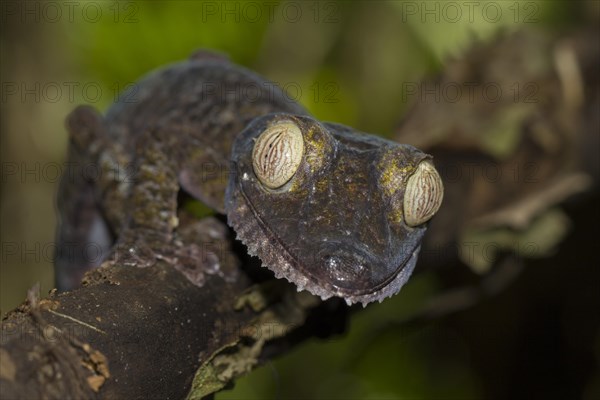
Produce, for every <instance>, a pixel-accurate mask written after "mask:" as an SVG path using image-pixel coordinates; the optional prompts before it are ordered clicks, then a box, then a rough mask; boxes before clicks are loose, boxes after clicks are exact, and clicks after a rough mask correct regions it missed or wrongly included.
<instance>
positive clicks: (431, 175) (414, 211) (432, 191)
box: [404, 161, 444, 226]
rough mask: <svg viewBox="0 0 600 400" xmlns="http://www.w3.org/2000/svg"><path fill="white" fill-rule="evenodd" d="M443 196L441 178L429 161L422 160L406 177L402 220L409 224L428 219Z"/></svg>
mask: <svg viewBox="0 0 600 400" xmlns="http://www.w3.org/2000/svg"><path fill="white" fill-rule="evenodd" d="M443 198H444V186H443V184H442V178H440V175H439V174H438V172H437V171H436V169H435V167H434V166H433V164H432V163H431V162H429V161H422V162H421V163H420V164H419V165H418V166H417V169H416V170H415V172H414V173H413V174H412V175H411V176H410V178H408V182H407V184H406V192H405V193H404V220H405V221H406V224H407V225H409V226H417V225H421V224H422V223H424V222H427V221H429V219H430V218H431V217H433V215H434V214H435V213H436V212H437V211H438V209H439V208H440V205H441V204H442V199H443Z"/></svg>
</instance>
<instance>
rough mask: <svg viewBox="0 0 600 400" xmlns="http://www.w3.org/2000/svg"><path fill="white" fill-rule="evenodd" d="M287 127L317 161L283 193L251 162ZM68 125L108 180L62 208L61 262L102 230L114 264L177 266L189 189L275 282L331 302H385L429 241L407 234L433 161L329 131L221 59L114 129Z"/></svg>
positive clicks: (128, 102) (127, 103)
mask: <svg viewBox="0 0 600 400" xmlns="http://www.w3.org/2000/svg"><path fill="white" fill-rule="evenodd" d="M282 119H287V120H292V121H294V122H295V123H297V124H298V125H299V126H300V128H301V130H302V133H303V137H304V146H305V152H304V158H303V161H302V162H301V164H300V168H299V169H298V171H297V172H296V173H295V175H294V176H293V177H292V179H291V180H290V181H289V182H288V183H287V184H286V185H284V186H283V187H282V188H279V189H275V190H271V189H267V188H266V187H264V186H263V185H262V184H261V183H260V182H259V181H258V180H257V178H256V176H255V175H254V172H253V170H252V162H251V158H250V157H251V154H252V146H253V143H254V140H253V139H254V138H256V136H257V135H258V134H260V133H261V132H262V130H263V129H264V128H265V127H266V126H267V125H268V124H270V123H272V122H273V121H277V120H282ZM67 125H68V129H69V133H70V135H71V144H72V145H71V150H70V151H71V159H75V160H77V162H79V163H82V164H84V165H85V164H86V163H93V164H94V165H98V166H99V169H100V171H101V172H102V173H101V174H100V176H99V177H98V178H96V179H94V180H90V179H78V180H73V179H63V183H62V187H61V191H62V193H74V192H77V191H79V192H80V193H86V194H87V195H86V197H85V201H82V200H81V198H78V197H77V196H69V198H65V197H62V198H61V199H62V200H61V201H60V202H59V210H60V214H61V220H62V224H61V225H60V227H59V233H58V236H59V250H60V249H62V248H64V247H65V243H79V245H80V246H81V245H82V237H81V235H82V232H87V234H86V236H87V239H86V240H90V239H91V237H92V236H93V235H92V231H93V230H92V229H91V227H92V225H93V224H96V225H98V226H102V224H100V223H96V222H93V221H95V220H96V219H98V218H100V219H102V220H103V221H105V222H106V225H107V226H108V228H109V230H110V231H111V232H112V233H113V234H114V235H115V236H116V237H118V241H117V244H116V246H115V247H114V248H113V250H112V252H111V257H115V258H120V261H121V262H122V263H124V264H131V265H138V266H139V263H138V261H139V259H140V258H141V257H139V254H140V252H142V253H144V254H146V255H147V254H148V252H151V253H154V254H155V256H156V258H164V259H171V258H172V259H174V260H176V259H177V257H176V254H175V255H173V254H169V251H171V252H172V250H168V248H169V246H168V245H170V244H171V243H172V242H173V239H174V238H175V237H176V229H177V224H178V222H177V217H176V216H177V213H176V212H177V196H178V192H179V190H180V189H183V190H184V191H185V192H187V193H188V194H190V195H191V196H193V197H195V198H197V199H199V200H201V201H202V202H204V203H205V204H207V205H208V206H210V207H211V208H213V209H215V210H216V211H218V212H221V213H222V212H224V211H226V213H227V217H228V221H229V223H230V225H232V227H233V228H234V229H235V230H236V232H237V234H238V238H240V239H241V240H242V242H244V244H246V246H247V247H248V249H249V251H250V253H251V254H253V255H257V256H258V257H259V258H260V259H261V260H262V262H263V265H264V266H267V267H268V268H270V269H271V270H273V271H274V272H275V275H276V276H277V277H285V278H287V279H288V280H291V281H292V282H294V283H295V284H296V285H297V286H298V287H299V289H307V290H309V291H310V292H312V293H314V294H317V295H319V296H321V297H322V298H328V297H331V296H340V297H344V298H345V299H346V301H347V302H348V303H349V304H351V303H354V302H362V303H363V304H366V303H368V302H370V301H373V300H382V299H383V298H385V297H387V296H390V295H392V294H394V293H396V292H397V291H398V290H399V289H400V287H401V286H402V285H403V284H404V283H405V282H406V280H407V279H408V277H409V276H410V273H411V272H412V269H413V267H414V264H415V262H416V257H417V254H418V250H419V246H420V242H421V239H422V237H423V234H424V232H425V230H426V227H425V225H422V226H418V227H414V228H411V227H408V226H407V225H406V224H404V222H403V216H402V215H403V214H402V198H403V193H404V188H405V185H406V181H407V179H408V177H409V176H410V174H411V173H412V172H413V171H414V169H415V167H416V166H417V164H418V163H419V162H420V161H422V160H424V159H426V158H428V156H427V155H426V154H424V153H422V152H420V151H419V150H417V149H415V148H414V147H411V146H405V145H399V144H397V143H394V142H389V141H386V140H383V139H380V138H377V137H375V136H372V135H366V134H362V133H358V132H355V131H354V130H353V129H352V128H349V127H345V126H341V125H336V124H322V123H319V122H318V121H316V120H314V119H313V118H311V117H310V116H308V114H307V112H306V111H305V110H304V109H303V108H302V107H301V106H300V105H298V104H297V103H295V102H294V101H292V100H290V99H289V98H287V97H286V96H285V94H284V93H283V92H282V91H281V90H280V89H279V88H277V87H276V86H275V85H274V84H272V83H269V82H268V81H265V80H264V79H263V78H261V77H259V76H257V75H255V74H254V73H252V72H250V71H248V70H245V69H242V68H240V67H238V66H235V65H233V64H232V63H230V62H229V61H227V60H225V59H223V58H222V57H219V56H214V55H211V54H209V53H199V54H197V55H196V56H195V57H193V58H192V59H190V60H189V61H187V62H183V63H178V64H174V65H172V66H169V67H167V68H164V69H161V70H159V71H157V72H154V73H152V74H150V75H148V76H147V77H145V78H144V79H142V80H141V81H140V82H139V83H138V84H137V85H135V87H133V88H132V89H131V90H130V91H129V92H126V93H124V94H123V95H122V96H121V98H120V100H119V101H118V102H117V103H116V104H114V105H113V106H112V107H111V108H110V109H109V110H108V112H107V114H106V116H105V117H102V116H101V115H100V114H99V113H97V112H96V111H94V110H93V109H91V108H89V107H80V108H78V109H76V110H75V111H74V112H73V113H72V115H71V116H70V117H69V120H68V123H67ZM232 148H233V150H232ZM230 161H232V163H230ZM230 166H233V168H230ZM226 188H227V190H226ZM74 201H79V203H78V205H77V206H75V205H74V203H73V202H74ZM90 210H91V211H90ZM83 214H85V215H87V216H88V218H85V219H82V218H80V216H81V215H83ZM93 215H96V216H97V217H98V218H91V217H90V216H93ZM90 221H92V222H90ZM96 231H98V229H96ZM96 236H97V233H96ZM105 236H106V234H105ZM143 258H146V257H143ZM71 261H72V259H70V258H69V257H66V256H65V255H64V254H62V255H61V251H59V253H58V258H57V282H58V285H59V287H62V288H69V287H70V286H71V285H72V284H73V281H72V279H73V278H72V277H73V276H75V275H77V274H76V271H75V269H76V265H77V264H76V263H74V262H71ZM79 261H80V260H79ZM98 262H99V260H94V262H89V263H88V267H93V266H95V265H97V264H98ZM80 266H81V264H79V267H80ZM69 279H71V280H69Z"/></svg>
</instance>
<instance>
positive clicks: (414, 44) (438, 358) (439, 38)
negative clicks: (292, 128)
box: [0, 1, 600, 400]
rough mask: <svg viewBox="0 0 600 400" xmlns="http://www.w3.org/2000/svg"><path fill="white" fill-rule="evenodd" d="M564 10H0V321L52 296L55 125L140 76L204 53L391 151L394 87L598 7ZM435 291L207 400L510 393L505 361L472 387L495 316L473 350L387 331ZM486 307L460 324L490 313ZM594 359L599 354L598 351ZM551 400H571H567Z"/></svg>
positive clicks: (306, 6) (427, 6) (565, 6)
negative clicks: (383, 140) (469, 51)
mask: <svg viewBox="0 0 600 400" xmlns="http://www.w3.org/2000/svg"><path fill="white" fill-rule="evenodd" d="M573 3H576V4H573ZM573 3H570V2H566V1H535V2H534V1H525V2H512V1H511V2H508V1H507V2H490V1H477V2H450V3H447V2H435V1H430V2H411V1H408V2H401V1H395V2H375V1H371V2H367V1H355V2H343V3H338V2H312V1H303V2H299V1H291V2H264V3H263V2H221V1H205V2H202V1H168V2H167V1H152V2H133V1H121V2H111V1H107V2H97V1H89V2H87V1H75V2H65V3H63V2H26V3H25V2H19V1H12V2H11V1H2V24H1V25H2V26H1V28H0V29H1V36H0V40H1V42H0V46H1V48H0V50H1V53H2V54H1V55H2V57H1V59H2V103H1V107H2V108H1V112H2V118H1V124H2V132H1V144H2V146H1V157H2V182H1V199H2V203H1V204H2V205H1V217H2V220H1V221H2V223H1V234H2V260H1V261H2V266H1V270H0V288H1V294H0V310H1V311H2V313H3V314H4V313H6V312H7V311H9V310H10V309H11V308H13V307H15V306H16V305H18V304H19V303H20V302H21V301H23V299H24V297H25V293H26V290H27V289H28V288H29V287H31V286H32V285H33V284H34V283H36V282H40V283H41V287H42V292H43V293H45V292H47V291H48V290H49V289H51V288H52V273H53V272H52V254H53V251H54V247H53V240H54V229H55V223H56V218H55V214H54V213H55V206H54V205H55V201H54V197H55V193H56V189H57V183H58V172H59V171H60V170H61V169H62V163H63V162H64V161H65V153H66V152H65V150H66V142H67V138H66V132H65V129H64V128H63V121H64V119H65V116H66V115H67V114H68V112H69V111H70V110H72V109H73V108H74V107H75V106H76V105H78V104H83V103H87V104H91V105H94V106H95V107H97V108H99V109H100V110H102V111H105V110H106V109H107V107H109V105H110V104H111V102H113V101H114V99H115V96H116V95H117V94H118V92H120V91H121V90H123V89H124V88H126V87H127V86H128V85H131V84H132V83H133V82H135V81H136V80H137V79H138V78H139V77H140V75H142V74H144V73H146V72H148V71H149V70H152V69H154V68H157V67H160V66H162V65H164V64H167V63H171V62H174V61H177V60H182V59H185V58H187V57H188V55H190V54H191V53H192V52H193V51H194V50H196V49H199V48H209V49H215V50H218V51H221V52H223V53H227V54H228V55H229V56H230V57H231V59H232V60H233V61H235V62H236V63H239V64H242V65H245V66H248V67H250V68H252V69H255V70H256V71H258V72H259V73H261V74H263V75H265V76H267V77H268V78H270V79H271V80H273V81H275V82H277V83H279V84H280V85H281V86H283V87H284V88H285V89H287V90H288V92H289V93H290V95H291V96H292V97H294V98H296V99H297V100H298V101H300V102H301V103H302V104H304V105H305V106H306V107H307V108H308V109H309V110H310V111H311V112H312V113H314V115H315V116H316V117H317V118H319V119H321V120H330V121H336V122H340V123H344V124H348V125H352V126H354V127H356V128H358V129H361V130H364V131H367V132H373V133H377V134H381V135H384V136H385V135H390V134H391V132H392V130H393V128H394V126H395V125H396V124H397V123H398V121H399V120H400V119H401V117H402V114H403V112H404V111H405V110H406V107H407V106H408V104H407V102H406V101H405V98H404V96H403V95H404V93H403V91H402V87H403V85H402V84H403V83H404V82H418V81H419V80H420V79H421V78H422V77H424V76H427V75H430V74H433V73H435V72H436V71H437V70H439V68H440V67H441V65H442V63H443V62H444V60H445V59H447V58H448V57H451V56H455V55H459V54H460V53H461V51H463V49H466V48H467V47H468V46H469V45H470V44H472V43H473V42H475V41H486V40H489V39H490V38H491V37H493V36H494V35H496V34H498V32H500V31H510V30H514V29H518V28H519V27H520V26H523V25H528V26H530V27H536V28H540V29H549V30H560V29H567V28H568V27H570V26H574V25H577V23H578V21H579V19H580V18H581V17H582V15H585V14H587V13H598V2H595V1H591V2H573ZM469 4H470V5H469ZM457 12H458V13H460V14H457ZM436 288H437V282H436V280H435V278H434V277H433V276H431V275H422V276H418V277H416V278H414V279H413V280H412V281H411V283H410V284H409V285H408V286H407V287H406V288H405V289H403V291H402V293H401V294H399V295H398V296H395V297H394V298H392V299H390V300H387V301H385V302H384V303H382V304H376V305H371V306H369V307H368V308H367V309H366V310H364V311H362V312H360V313H358V314H357V315H355V316H354V317H353V318H352V321H351V324H350V327H349V329H348V332H347V334H346V335H345V336H343V337H334V338H332V339H330V340H325V341H323V340H316V339H315V340H313V341H310V342H308V343H305V344H304V345H302V346H299V347H297V348H296V349H294V350H293V351H292V352H290V353H289V354H287V355H286V356H285V357H282V358H281V359H278V360H275V361H273V362H270V363H268V364H267V365H266V366H264V367H261V368H259V369H258V370H256V371H255V372H253V373H251V374H250V375H248V376H247V377H245V378H243V379H240V380H239V381H238V382H237V384H236V387H235V388H234V389H233V390H231V391H225V392H222V393H219V394H218V395H217V396H216V399H220V400H224V399H247V398H251V399H264V398H311V399H312V398H314V399H333V398H335V399H398V398H403V399H404V398H407V399H408V398H410V399H432V398H436V399H439V398H444V399H449V398H461V399H479V398H507V397H503V396H506V395H507V394H508V393H515V392H514V391H510V390H509V389H508V388H505V387H504V382H503V381H502V380H503V379H506V380H507V381H506V382H512V383H511V384H512V385H515V384H516V383H515V382H517V383H518V382H520V380H519V379H516V378H515V377H514V376H512V375H511V369H512V364H511V362H515V359H514V358H513V359H507V358H506V357H505V358H504V359H503V358H498V359H493V358H492V359H489V362H490V363H492V364H494V363H496V362H497V361H499V362H500V363H503V364H502V365H496V366H495V367H496V368H497V369H494V368H493V367H490V368H492V369H491V370H489V371H487V372H485V371H483V372H482V371H481V370H480V368H481V365H482V363H484V362H482V360H481V359H480V358H479V357H478V354H476V352H477V351H478V348H477V347H475V346H474V345H473V337H472V336H477V333H478V332H477V331H478V330H479V329H483V330H486V329H487V331H488V333H487V334H488V335H490V333H489V331H493V332H494V334H495V335H500V336H506V338H507V341H506V342H505V341H502V340H501V339H499V338H498V337H497V336H487V337H488V338H489V340H491V341H492V342H490V343H487V346H489V347H497V348H496V350H495V353H493V354H496V356H498V353H502V352H504V351H508V350H507V349H510V348H511V346H513V345H514V344H515V343H514V341H515V340H516V339H515V338H514V337H513V336H514V335H513V334H514V332H511V325H510V321H509V320H507V319H506V318H503V317H502V316H501V315H498V314H502V311H500V312H499V313H498V314H497V315H496V318H497V319H496V322H491V321H487V322H486V323H488V324H490V325H489V326H487V328H486V327H484V328H481V327H480V326H476V325H475V326H473V327H472V329H473V330H474V331H473V332H471V333H472V335H469V334H465V326H464V324H463V325H460V326H459V327H457V326H456V324H454V323H440V324H435V325H431V326H427V327H421V328H418V329H407V328H405V327H402V326H401V325H398V324H394V322H395V321H400V320H402V319H403V318H405V317H406V316H408V315H410V313H411V312H413V311H414V310H415V309H417V308H418V307H419V305H420V304H422V302H423V301H424V299H427V298H428V296H430V295H431V294H432V293H434V292H435V291H436ZM505 300H506V299H503V300H502V301H505ZM491 307H492V308H487V309H483V310H479V311H478V313H479V314H476V315H475V316H472V317H471V318H472V319H471V320H468V321H474V320H476V318H477V316H481V315H488V314H489V313H493V312H498V309H497V308H494V307H497V305H492V306H491ZM500 310H501V309H500ZM463 322H464V321H463ZM466 331H467V332H468V331H469V329H468V328H466ZM374 332H376V334H375V333H374ZM511 338H512V339H511ZM483 340H484V341H485V339H483ZM511 340H512V342H511ZM496 341H497V342H496ZM596 343H597V345H596V348H597V349H596V353H600V341H599V340H598V338H596ZM510 351H513V350H510ZM498 357H500V356H498ZM596 357H598V354H596ZM484 361H485V360H484ZM511 376H512V378H510V377H511ZM549 376H553V375H549ZM510 379H512V380H510ZM515 379H516V380H515ZM506 385H509V383H506ZM581 385H582V386H581V391H580V392H578V393H579V394H581V395H582V396H583V397H584V398H589V399H591V398H593V394H592V393H598V392H597V390H598V387H599V385H600V382H599V380H598V378H596V379H595V380H591V381H589V382H587V381H585V382H583V383H582V384H581ZM507 387H508V386H507ZM550 387H551V386H550ZM513 389H514V387H513ZM516 393H518V391H517V392H516ZM522 393H523V394H527V393H530V392H527V391H524V392H522ZM549 393H554V394H557V395H559V396H560V395H566V397H562V398H574V397H570V396H569V394H570V393H572V392H569V391H567V392H564V393H563V392H560V391H559V392H556V391H550V392H549ZM540 394H541V393H540ZM529 398H542V397H536V396H534V397H529ZM545 398H548V397H545ZM556 398H559V397H556Z"/></svg>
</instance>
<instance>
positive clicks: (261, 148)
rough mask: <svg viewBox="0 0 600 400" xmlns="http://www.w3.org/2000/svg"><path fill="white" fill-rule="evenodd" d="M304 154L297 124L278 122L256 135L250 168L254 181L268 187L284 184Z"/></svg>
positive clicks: (273, 187)
mask: <svg viewBox="0 0 600 400" xmlns="http://www.w3.org/2000/svg"><path fill="white" fill-rule="evenodd" d="M303 154H304V139H303V138H302V132H301V131H300V128H298V126H297V125H296V124H295V123H293V122H291V121H282V122H278V123H275V124H273V125H271V126H269V127H268V128H267V129H265V130H264V132H263V133H261V134H260V136H259V137H258V139H256V143H254V148H253V149H252V167H253V168H254V173H255V174H256V176H257V177H258V180H259V181H260V182H261V183H262V184H263V185H265V186H266V187H268V188H269V189H277V188H278V187H281V186H283V185H285V184H286V183H287V182H288V181H289V180H290V179H292V177H293V176H294V174H295V173H296V171H297V170H298V167H299V166H300V162H301V161H302V156H303Z"/></svg>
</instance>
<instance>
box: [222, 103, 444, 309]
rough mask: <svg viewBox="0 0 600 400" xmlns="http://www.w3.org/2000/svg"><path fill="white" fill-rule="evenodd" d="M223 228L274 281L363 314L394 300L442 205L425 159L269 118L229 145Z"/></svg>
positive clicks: (312, 125) (361, 138)
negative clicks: (338, 300)
mask: <svg viewBox="0 0 600 400" xmlns="http://www.w3.org/2000/svg"><path fill="white" fill-rule="evenodd" d="M232 161H233V168H234V173H233V174H232V176H231V177H230V180H229V183H228V186H227V191H226V195H225V210H226V213H227V218H228V222H229V224H230V225H231V226H232V227H233V228H234V230H235V231H236V232H237V235H238V238H239V239H240V240H241V241H242V242H243V243H244V244H245V245H246V246H247V247H248V251H249V253H250V254H252V255H255V256H258V257H259V258H260V259H261V261H262V265H263V266H266V267H267V268H269V269H271V270H272V271H273V272H274V273H275V276H276V277H279V278H282V277H283V278H286V279H288V280H289V281H291V282H292V283H294V284H296V286H297V287H298V290H302V289H305V290H308V291H309V292H311V293H313V294H315V295H318V296H320V297H321V298H323V299H326V298H329V297H332V296H337V297H342V298H344V299H345V300H346V302H347V303H348V304H352V303H357V302H360V303H362V304H363V305H365V304H367V303H369V302H372V301H375V300H379V301H381V300H383V299H384V298H386V297H389V296H391V295H393V294H395V293H397V292H398V291H399V290H400V288H401V287H402V286H403V285H404V284H405V283H406V281H407V280H408V278H409V277H410V275H411V273H412V270H413V268H414V266H415V263H416V261H417V256H418V252H419V249H420V244H421V240H422V238H423V235H424V234H425V231H426V227H427V221H428V220H429V219H430V218H431V217H432V216H433V215H434V214H435V213H436V212H437V210H438V208H439V206H440V204H441V201H442V197H443V186H442V181H441V179H440V176H439V174H438V173H437V171H436V170H435V168H434V167H433V164H432V162H431V157H430V156H428V155H427V154H425V153H423V152H421V151H419V150H417V149H416V148H414V147H412V146H408V145H401V144H398V143H395V142H391V141H387V140H384V139H381V138H378V137H376V136H372V135H366V134H363V133H360V132H356V131H354V130H353V129H352V128H349V127H346V126H343V125H338V124H330V123H320V122H318V121H316V120H314V119H313V118H310V117H307V116H296V115H290V114H270V115H267V116H263V117H260V118H257V119H255V120H254V121H253V122H252V123H251V124H250V125H249V126H248V127H247V128H246V129H245V130H244V131H243V132H242V133H240V135H238V137H237V138H236V139H235V142H234V145H233V149H232Z"/></svg>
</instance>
